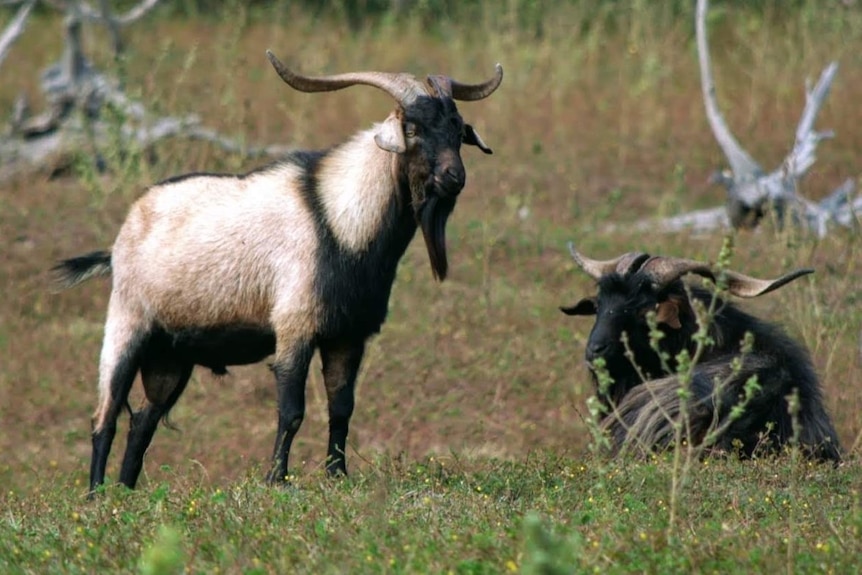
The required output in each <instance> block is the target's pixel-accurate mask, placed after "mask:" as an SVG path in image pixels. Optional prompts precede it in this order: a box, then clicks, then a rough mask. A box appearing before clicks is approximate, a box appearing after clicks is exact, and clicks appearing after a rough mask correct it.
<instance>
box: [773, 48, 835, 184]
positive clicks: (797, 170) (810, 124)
mask: <svg viewBox="0 0 862 575" xmlns="http://www.w3.org/2000/svg"><path fill="white" fill-rule="evenodd" d="M837 73H838V63H837V62H832V63H830V64H829V66H827V67H826V69H825V70H823V72H822V73H821V74H820V79H819V80H818V81H817V85H815V86H814V89H813V90H812V89H810V86H808V85H806V87H805V109H804V110H803V111H802V117H801V118H800V119H799V125H798V126H797V128H796V142H795V143H794V144H793V150H791V152H790V155H788V157H787V159H786V160H785V161H786V162H787V165H788V166H789V167H790V173H791V175H792V176H793V177H796V178H801V177H802V176H803V175H804V174H805V172H806V171H807V170H808V168H810V167H811V166H812V164H814V162H815V160H816V159H817V157H816V155H815V153H814V152H815V151H816V150H817V144H818V143H820V140H824V139H826V138H832V137H833V136H834V135H835V134H834V133H833V132H832V131H831V130H830V131H827V132H816V131H815V130H814V121H815V120H816V119H817V113H818V112H819V111H820V108H821V107H822V106H823V102H824V101H825V100H826V97H827V96H828V95H829V89H830V88H831V87H832V82H833V81H834V80H835V74H837Z"/></svg>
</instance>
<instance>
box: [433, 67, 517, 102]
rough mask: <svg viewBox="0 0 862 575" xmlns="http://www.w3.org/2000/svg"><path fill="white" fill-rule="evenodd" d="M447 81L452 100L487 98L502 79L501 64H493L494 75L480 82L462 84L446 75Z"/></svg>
mask: <svg viewBox="0 0 862 575" xmlns="http://www.w3.org/2000/svg"><path fill="white" fill-rule="evenodd" d="M446 80H447V81H448V83H449V87H450V94H451V96H452V99H454V100H464V101H472V100H481V99H482V98H487V97H488V96H490V95H491V94H493V93H494V91H495V90H496V89H497V88H498V87H499V86H500V82H502V81H503V66H501V65H500V64H497V65H496V66H494V75H493V76H492V77H491V78H490V79H489V80H486V81H485V82H482V83H481V84H462V83H461V82H458V81H457V80H453V79H452V78H449V77H447V78H446Z"/></svg>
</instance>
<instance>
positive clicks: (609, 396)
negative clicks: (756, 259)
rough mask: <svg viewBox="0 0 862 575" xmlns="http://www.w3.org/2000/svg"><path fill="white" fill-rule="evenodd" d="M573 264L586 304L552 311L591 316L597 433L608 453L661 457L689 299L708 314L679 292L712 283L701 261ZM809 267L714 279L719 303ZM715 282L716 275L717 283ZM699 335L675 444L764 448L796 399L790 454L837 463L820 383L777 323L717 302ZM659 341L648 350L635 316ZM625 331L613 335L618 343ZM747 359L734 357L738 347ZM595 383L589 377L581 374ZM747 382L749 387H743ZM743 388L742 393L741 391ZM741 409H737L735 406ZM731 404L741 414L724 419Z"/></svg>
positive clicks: (775, 441)
mask: <svg viewBox="0 0 862 575" xmlns="http://www.w3.org/2000/svg"><path fill="white" fill-rule="evenodd" d="M570 249H571V252H572V256H573V257H574V259H575V262H577V264H578V265H579V266H580V267H581V269H583V270H584V271H585V272H586V273H587V274H588V275H590V277H592V278H593V279H595V280H597V282H598V296H597V297H591V298H585V299H582V300H581V301H579V302H578V303H576V304H575V305H573V306H570V307H562V308H560V309H561V310H562V311H563V312H564V313H566V314H567V315H595V316H596V322H595V325H594V326H593V328H592V331H591V332H590V336H589V340H588V342H587V347H586V359H587V362H588V363H589V364H590V365H591V366H593V365H594V362H596V360H598V359H602V360H604V364H605V369H606V370H607V372H608V374H609V375H610V377H611V378H612V379H613V382H612V383H611V384H610V386H609V387H607V389H605V390H604V393H600V395H599V399H600V400H601V401H602V402H603V404H604V406H605V408H606V412H607V414H606V415H605V416H604V419H603V421H602V427H603V428H604V429H605V430H607V431H608V432H609V435H610V439H611V441H612V443H613V448H614V450H615V451H616V452H619V451H621V450H624V449H629V448H632V447H634V448H636V449H656V448H666V447H667V446H668V445H670V444H671V443H672V441H673V440H674V438H675V433H674V425H675V423H676V421H677V420H678V418H679V414H680V409H681V406H680V402H681V398H680V393H679V391H680V381H679V378H678V376H677V367H678V366H677V359H678V354H679V353H680V352H683V351H687V352H688V354H689V356H690V357H691V356H693V355H694V353H695V348H696V342H695V339H694V338H693V336H694V335H695V333H696V332H697V330H698V326H699V324H698V318H697V316H696V313H695V310H694V305H693V302H692V301H691V300H690V297H691V298H694V299H696V300H699V301H700V302H701V303H702V304H703V306H704V308H703V309H708V308H709V306H710V303H711V302H712V299H713V297H714V295H713V292H711V291H709V290H707V289H704V288H702V287H696V286H688V287H686V285H684V284H683V282H682V280H681V278H682V276H684V275H685V274H687V273H694V274H697V275H700V276H703V277H706V278H709V279H711V280H713V281H716V277H717V276H718V274H716V273H714V272H713V270H712V268H711V267H710V266H709V265H707V264H704V263H700V262H696V261H692V260H684V259H676V258H666V257H661V256H650V255H648V254H644V253H627V254H624V255H622V256H620V257H619V258H616V259H614V260H608V261H597V260H591V259H588V258H586V257H584V256H583V255H581V254H579V253H578V252H577V251H576V250H575V249H574V248H573V247H570ZM812 271H813V270H798V271H795V272H792V273H789V274H787V275H785V276H782V277H780V278H778V279H776V280H759V279H755V278H751V277H748V276H745V275H742V274H739V273H736V272H732V271H725V272H724V276H723V278H724V281H725V282H726V286H727V291H728V293H730V294H731V295H735V296H740V297H755V296H758V295H762V294H765V293H767V292H770V291H772V290H775V289H777V288H779V287H781V286H783V285H785V284H787V283H789V282H791V281H793V280H795V279H796V278H798V277H800V276H803V275H805V274H808V273H811V272H812ZM719 280H720V278H719ZM716 304H717V305H716V306H715V308H714V309H715V314H714V317H713V318H712V320H711V322H710V324H709V329H708V334H709V338H710V339H711V342H710V343H709V345H708V346H707V347H706V348H705V350H704V352H703V353H702V355H701V357H700V360H699V362H698V363H697V365H696V366H695V368H694V371H693V374H692V380H691V384H690V386H691V387H690V390H691V400H690V402H689V405H688V414H689V422H688V426H687V427H684V429H687V431H688V433H689V434H690V435H689V436H688V437H685V439H688V440H690V441H692V442H693V443H695V444H702V442H703V441H704V440H706V439H707V438H708V437H709V434H710V433H711V432H712V431H715V430H718V434H717V437H713V438H712V441H711V443H712V444H713V445H714V446H715V447H717V448H719V449H722V450H734V449H739V451H740V452H741V453H742V454H744V455H746V456H750V455H752V454H753V453H754V452H755V449H756V448H758V446H765V447H768V448H772V449H776V448H780V447H781V446H783V445H785V444H787V443H788V441H790V440H791V438H792V437H793V434H794V428H793V416H792V415H791V413H790V409H789V408H790V404H789V403H788V396H790V395H791V394H792V393H794V392H795V393H796V394H797V396H798V400H799V406H798V412H797V414H796V417H797V422H798V426H799V429H798V433H799V436H798V438H799V445H800V446H801V447H802V448H803V450H804V452H805V453H806V454H807V455H808V456H809V457H811V458H814V459H819V460H832V461H835V462H837V461H839V460H840V447H839V444H838V437H837V435H836V433H835V430H834V428H833V426H832V423H831V421H830V419H829V415H828V414H827V411H826V409H825V407H824V406H823V399H822V396H821V391H820V385H819V383H818V380H817V375H816V374H815V372H814V368H813V366H812V364H811V360H810V358H809V355H808V352H807V351H806V350H805V348H804V347H803V346H802V345H800V344H799V343H797V342H796V341H794V340H793V339H791V338H790V337H789V336H788V335H787V334H785V333H784V332H783V331H782V330H781V329H780V328H779V327H778V326H776V325H773V324H771V323H768V322H765V321H763V320H760V319H758V318H756V317H754V316H752V315H750V314H748V313H745V312H744V311H742V310H741V309H739V308H738V307H736V306H735V305H734V304H732V303H730V302H728V301H725V300H721V299H719V300H717V301H716ZM650 311H654V312H655V320H656V323H657V327H658V329H659V330H660V331H661V332H662V334H663V337H661V338H660V339H659V343H658V348H659V350H661V352H662V353H663V354H666V355H665V361H663V360H662V357H660V355H659V354H658V353H657V352H656V351H655V349H654V345H653V344H651V341H650V339H651V336H650V327H649V325H648V319H647V314H648V312H650ZM624 334H625V336H624ZM746 334H750V335H749V336H748V339H749V341H751V338H753V342H751V344H750V350H747V351H746V352H745V353H743V352H742V342H743V341H744V340H746V337H747V336H746ZM591 372H592V375H593V378H594V381H595V382H596V384H597V386H598V383H599V382H598V378H597V374H596V371H595V369H594V368H593V369H591ZM752 376H756V377H757V383H758V384H759V389H756V390H753V389H752V387H751V386H749V388H748V395H747V396H746V382H748V381H749V379H750V378H751V377H752ZM752 391H753V393H752ZM742 402H744V403H742ZM735 406H738V407H741V408H742V409H737V410H734V407H735Z"/></svg>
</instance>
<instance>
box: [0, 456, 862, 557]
mask: <svg viewBox="0 0 862 575" xmlns="http://www.w3.org/2000/svg"><path fill="white" fill-rule="evenodd" d="M668 470H669V462H668V461H665V460H663V459H657V460H655V461H652V462H643V463H632V462H623V463H610V464H608V463H605V462H601V461H597V460H592V459H590V458H586V459H585V458H577V459H574V458H571V457H560V456H559V455H556V454H552V453H549V452H535V453H533V454H531V455H529V456H526V457H524V458H521V459H519V460H516V461H501V460H483V461H477V460H469V461H465V460H462V459H461V458H457V457H451V456H447V457H442V458H437V457H430V458H424V459H418V460H414V459H407V458H389V457H380V458H377V459H375V460H373V461H370V462H368V464H367V465H366V466H365V467H364V469H363V471H362V472H361V473H358V474H356V475H355V476H354V477H353V478H352V479H351V480H347V481H339V482H336V483H332V482H330V481H328V480H326V479H324V478H323V476H322V475H320V474H305V475H302V476H301V477H298V478H297V479H296V480H295V484H294V487H292V488H289V489H271V488H268V487H265V486H262V485H261V484H260V482H259V481H258V480H257V479H256V478H248V477H246V478H243V479H241V480H239V481H232V482H226V483H220V482H216V485H208V484H207V483H208V482H203V481H201V478H200V477H199V476H195V474H186V473H178V472H176V471H175V470H173V469H170V468H166V467H165V468H162V469H159V470H158V472H157V475H158V478H151V483H150V486H149V487H148V488H147V489H144V490H139V491H136V492H129V491H126V490H122V489H114V488H111V489H109V490H108V491H107V492H106V493H104V494H102V496H100V497H99V498H98V499H97V500H96V501H94V502H91V503H87V504H84V503H83V501H81V500H80V499H79V498H77V497H69V493H70V492H76V491H80V485H79V484H78V483H75V480H74V479H72V477H70V476H69V475H65V474H60V473H57V474H53V475H46V476H44V477H42V478H40V480H39V481H38V482H37V483H36V484H35V485H34V486H33V487H34V489H33V490H32V492H31V493H29V494H28V495H27V496H23V495H19V494H9V495H5V496H4V497H3V504H4V509H5V511H4V516H3V519H2V522H0V534H2V535H3V537H2V538H0V568H2V569H3V571H4V573H15V572H20V571H25V570H32V571H37V572H43V573H48V572H64V573H76V572H103V571H108V572H129V571H133V570H135V569H140V570H141V571H142V572H144V573H147V572H151V573H171V572H179V569H177V565H179V566H184V567H185V569H186V571H187V572H192V573H284V572H297V573H344V572H346V571H349V572H364V573H417V572H422V573H446V572H452V573H505V572H524V573H571V572H601V573H630V572H650V573H673V572H685V573H691V572H722V573H724V572H737V571H746V572H764V573H777V572H781V571H784V570H788V568H790V569H789V570H790V571H793V570H797V571H798V572H819V571H823V572H835V573H841V572H852V571H853V570H854V567H857V566H858V563H857V559H856V557H857V556H858V553H859V552H860V551H862V549H860V543H859V537H858V529H859V528H860V526H862V508H860V502H859V494H858V491H857V490H856V487H857V486H858V480H859V477H858V471H857V470H853V471H850V472H835V471H834V470H832V469H829V468H826V467H823V466H810V465H802V464H797V465H794V464H791V463H790V460H789V459H788V458H784V459H781V460H777V461H770V460H766V461H757V462H749V463H746V464H744V465H743V464H741V463H740V462H738V461H734V460H726V461H721V460H706V461H704V462H703V463H702V468H701V469H699V470H697V473H696V474H693V476H692V481H691V484H690V485H689V486H688V488H687V490H686V498H685V503H686V505H684V506H682V507H681V514H680V517H679V518H678V520H677V521H678V523H679V529H678V530H677V531H676V532H675V534H674V535H673V536H672V537H667V535H666V526H667V521H668V503H667V485H668V482H669V479H670V477H669V473H668ZM792 477H796V478H799V480H800V482H801V483H802V487H798V488H796V489H793V488H792V486H791V479H790V478H792ZM77 479H79V480H83V479H84V478H83V477H82V476H80V474H78V475H77ZM729 486H733V488H732V489H731V488H729ZM824 493H828V494H829V495H828V497H824ZM791 547H792V548H793V549H794V550H795V551H794V554H793V556H792V557H791V558H790V559H789V560H788V557H787V555H786V550H787V549H788V548H791ZM148 569H150V571H148ZM160 569H161V570H160Z"/></svg>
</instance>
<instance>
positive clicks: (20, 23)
mask: <svg viewBox="0 0 862 575" xmlns="http://www.w3.org/2000/svg"><path fill="white" fill-rule="evenodd" d="M35 5H36V0H29V1H27V2H25V3H23V4H22V5H21V7H20V8H18V12H17V13H16V14H15V17H14V18H12V21H11V22H9V25H8V26H6V29H5V30H3V35H2V36H0V65H2V64H3V60H5V59H6V54H8V53H9V49H10V48H11V47H12V44H14V43H15V40H17V39H18V37H19V36H21V34H23V33H24V28H25V27H26V26H27V17H28V16H30V11H31V10H33V6H35Z"/></svg>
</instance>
